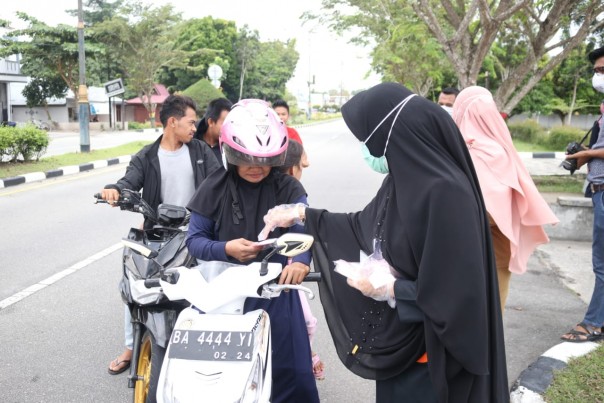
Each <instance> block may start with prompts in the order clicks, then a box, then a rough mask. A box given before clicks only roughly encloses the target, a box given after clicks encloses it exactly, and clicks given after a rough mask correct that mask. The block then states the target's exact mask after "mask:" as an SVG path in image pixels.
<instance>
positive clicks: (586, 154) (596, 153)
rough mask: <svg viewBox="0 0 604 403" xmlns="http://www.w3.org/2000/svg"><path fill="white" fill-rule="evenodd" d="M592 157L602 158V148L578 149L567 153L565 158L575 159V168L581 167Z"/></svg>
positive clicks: (603, 151)
mask: <svg viewBox="0 0 604 403" xmlns="http://www.w3.org/2000/svg"><path fill="white" fill-rule="evenodd" d="M592 158H604V148H597V149H595V150H592V149H587V150H583V151H579V152H577V153H574V154H571V155H567V156H566V159H567V160H570V159H576V160H577V168H581V167H582V166H583V165H585V164H586V163H588V162H589V161H590V160H591V159H592Z"/></svg>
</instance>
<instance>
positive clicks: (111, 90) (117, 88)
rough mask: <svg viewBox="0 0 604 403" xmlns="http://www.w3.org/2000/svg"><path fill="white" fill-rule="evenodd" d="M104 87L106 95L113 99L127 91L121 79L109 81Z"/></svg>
mask: <svg viewBox="0 0 604 403" xmlns="http://www.w3.org/2000/svg"><path fill="white" fill-rule="evenodd" d="M103 86H104V87H105V94H107V96H108V97H113V96H116V95H119V94H123V93H124V91H126V90H125V88H124V83H123V82H122V79H121V78H118V79H116V80H111V81H108V82H106V83H105V84H103Z"/></svg>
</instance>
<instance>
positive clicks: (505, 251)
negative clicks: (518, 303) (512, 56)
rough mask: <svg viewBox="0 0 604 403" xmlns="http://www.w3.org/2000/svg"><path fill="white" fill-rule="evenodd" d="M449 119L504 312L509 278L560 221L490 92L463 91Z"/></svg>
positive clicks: (524, 265)
mask: <svg viewBox="0 0 604 403" xmlns="http://www.w3.org/2000/svg"><path fill="white" fill-rule="evenodd" d="M453 120H455V123H456V124H457V126H458V127H459V130H460V131H461V134H462V136H463V138H464V140H465V143H466V145H467V146H468V150H469V151H470V156H471V157H472V162H473V163H474V169H475V170H476V174H477V175H478V181H479V182H480V189H481V190H482V196H483V198H484V202H485V205H486V207H487V212H488V217H489V224H490V230H491V238H492V240H493V248H494V250H495V263H496V265H497V279H498V282H499V298H500V300H501V309H502V312H503V310H504V308H505V303H506V300H507V297H508V292H509V288H510V279H511V276H512V273H515V274H523V273H524V272H525V271H526V268H527V263H528V259H529V257H530V255H531V254H532V253H533V251H534V250H535V248H536V247H537V245H539V244H543V243H547V242H549V238H548V236H547V234H546V233H545V230H544V229H543V226H544V225H546V224H556V223H558V221H559V220H558V219H557V218H556V216H555V215H554V213H553V212H552V210H551V209H550V207H549V205H548V204H547V202H546V201H545V200H544V199H543V197H542V196H541V194H540V193H539V191H538V190H537V187H536V186H535V184H534V182H533V179H532V178H531V175H530V174H529V173H528V171H527V170H526V168H525V166H524V164H523V163H522V160H521V159H520V156H519V155H518V152H517V151H516V148H515V147H514V144H513V143H512V136H511V135H510V131H509V130H508V127H507V125H506V124H505V121H504V120H503V118H502V117H501V114H500V113H499V110H498V109H497V105H496V104H495V100H494V99H493V96H492V95H491V93H490V92H489V90H487V89H486V88H483V87H479V86H472V87H468V88H465V89H463V90H462V91H461V92H460V93H459V95H457V99H456V100H455V104H454V105H453Z"/></svg>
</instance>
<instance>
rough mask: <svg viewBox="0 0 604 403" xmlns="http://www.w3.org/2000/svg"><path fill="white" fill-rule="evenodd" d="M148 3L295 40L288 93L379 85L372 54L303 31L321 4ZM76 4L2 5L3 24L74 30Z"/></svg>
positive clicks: (33, 1) (321, 32) (310, 29)
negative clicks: (29, 20)
mask: <svg viewBox="0 0 604 403" xmlns="http://www.w3.org/2000/svg"><path fill="white" fill-rule="evenodd" d="M143 2H144V3H148V4H154V5H162V4H166V3H171V4H172V5H173V6H174V9H175V10H176V11H178V12H181V13H182V16H183V18H184V19H190V18H203V17H205V16H208V15H210V16H212V17H213V18H222V19H226V20H231V21H235V23H236V25H237V28H241V27H243V26H244V25H245V24H247V25H248V26H249V27H250V28H251V29H252V30H257V31H258V32H259V34H260V39H261V40H262V41H269V40H281V41H286V40H287V39H293V38H295V39H296V49H297V50H298V52H299V54H300V59H299V60H298V65H297V67H296V70H295V72H294V76H293V78H292V79H291V80H290V81H289V82H288V84H287V87H288V89H289V90H290V91H291V92H292V93H293V94H294V95H296V96H300V95H301V94H307V93H308V84H307V82H308V80H309V77H311V80H312V76H314V78H315V84H314V85H312V88H313V91H316V92H323V91H328V90H330V89H340V87H342V88H343V89H345V90H348V91H352V90H358V89H363V88H367V87H370V86H372V85H374V84H377V83H378V82H379V78H378V76H377V75H375V74H371V75H370V76H369V78H365V75H366V74H367V73H368V72H369V70H370V59H369V53H370V49H364V48H361V47H358V46H354V45H351V44H348V43H347V40H346V39H345V38H342V37H339V36H338V35H337V34H335V33H331V32H330V31H328V30H327V29H326V28H325V27H322V26H317V24H316V23H311V24H314V26H313V25H311V24H309V23H307V24H305V25H302V21H301V20H300V19H299V17H300V16H301V15H302V13H303V12H304V11H308V10H311V11H319V10H320V5H321V0H197V1H195V0H193V1H192V0H167V1H166V0H163V1H162V0H143ZM77 7H78V1H77V0H52V1H50V0H20V1H8V0H5V1H3V4H2V6H1V7H0V19H5V20H8V21H11V22H13V25H14V27H16V28H19V27H22V26H18V23H19V22H20V20H18V19H17V17H16V15H15V12H16V11H23V12H25V13H27V14H29V15H31V16H34V17H36V18H37V19H39V20H42V21H44V22H45V23H47V24H49V25H56V24H59V23H64V24H73V25H76V23H77V17H72V16H70V15H68V14H67V13H65V11H64V10H67V9H77Z"/></svg>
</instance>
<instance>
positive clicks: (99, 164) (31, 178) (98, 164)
mask: <svg viewBox="0 0 604 403" xmlns="http://www.w3.org/2000/svg"><path fill="white" fill-rule="evenodd" d="M131 159H132V156H131V155H124V156H121V157H116V158H110V159H107V160H98V161H92V162H88V163H85V164H80V165H69V166H64V167H59V168H57V169H52V170H50V171H46V172H31V173H28V174H24V175H20V176H13V177H11V178H2V179H0V189H2V188H6V187H10V186H16V185H21V184H24V183H30V182H37V181H42V180H45V179H49V178H56V177H59V176H64V175H72V174H77V173H80V172H85V171H90V170H92V169H97V168H105V167H108V166H111V165H117V164H123V163H125V162H130V160H131Z"/></svg>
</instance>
